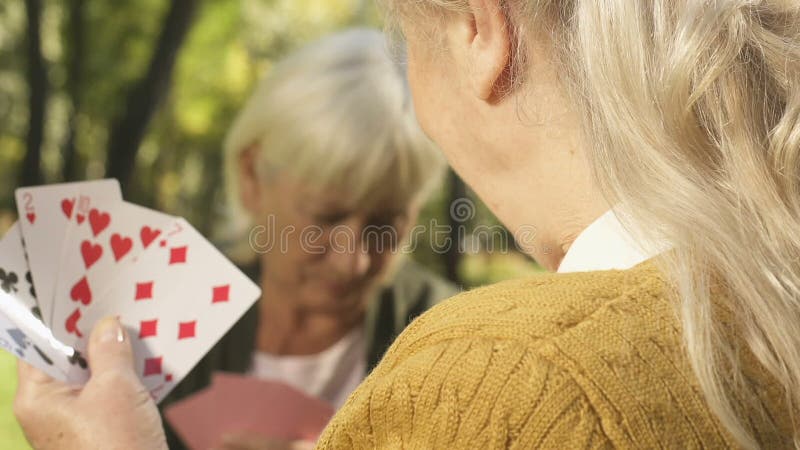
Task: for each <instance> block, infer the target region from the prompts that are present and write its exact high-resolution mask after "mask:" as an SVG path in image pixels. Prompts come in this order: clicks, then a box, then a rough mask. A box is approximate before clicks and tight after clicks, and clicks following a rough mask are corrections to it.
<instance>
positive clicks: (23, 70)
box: [0, 0, 539, 449]
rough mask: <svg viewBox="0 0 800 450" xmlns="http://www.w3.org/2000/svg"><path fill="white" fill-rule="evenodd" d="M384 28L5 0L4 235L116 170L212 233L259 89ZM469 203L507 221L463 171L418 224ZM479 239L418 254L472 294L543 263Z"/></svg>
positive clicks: (376, 17)
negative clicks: (66, 187) (38, 187)
mask: <svg viewBox="0 0 800 450" xmlns="http://www.w3.org/2000/svg"><path fill="white" fill-rule="evenodd" d="M380 24H381V19H380V14H379V12H378V11H377V8H376V7H375V5H374V3H373V0H172V1H167V0H113V1H109V0H50V1H42V0H4V1H2V2H0V232H4V231H5V230H6V229H7V228H8V227H9V226H10V225H11V224H12V223H13V221H14V220H16V212H15V206H14V199H13V198H14V189H15V188H16V187H18V186H24V185H34V184H42V183H55V182H62V181H75V180H85V179H96V178H104V177H115V178H118V179H119V180H120V181H121V182H122V184H123V189H124V194H123V195H124V197H125V199H126V200H128V201H132V202H134V203H138V204H141V205H144V206H148V207H151V208H155V209H158V210H161V211H165V212H167V213H170V214H175V215H179V216H183V217H186V218H187V219H188V220H189V221H190V222H191V223H193V224H194V225H195V227H197V228H198V229H199V230H200V231H201V232H203V233H204V234H205V235H206V236H208V237H212V238H213V236H215V231H216V230H217V229H218V228H219V226H220V224H221V223H222V221H223V219H224V217H223V213H224V208H223V205H224V197H223V195H222V194H223V192H222V180H221V176H222V174H221V172H220V167H221V158H222V150H221V142H222V140H223V137H224V135H225V131H226V129H227V127H228V126H229V124H230V123H231V121H232V120H233V118H234V116H235V114H236V112H237V111H238V109H239V107H240V106H241V105H242V104H243V102H244V100H245V99H246V98H247V96H248V94H249V93H250V90H251V89H252V87H253V86H254V84H255V83H256V82H257V81H258V80H259V79H260V78H261V77H262V75H263V74H264V73H266V72H267V71H268V70H269V68H270V66H271V64H272V63H273V61H275V60H276V59H277V58H279V57H281V56H282V55H284V54H285V53H287V52H289V51H291V50H292V49H294V48H296V47H298V46H299V45H301V44H303V43H305V42H308V41H309V40H312V39H315V38H317V37H320V36H322V35H324V34H327V33H329V32H333V31H335V30H338V29H341V28H344V27H350V26H373V27H379V26H380ZM461 198H469V199H470V200H471V201H472V202H474V204H475V205H476V210H475V214H474V216H473V215H470V217H468V218H467V220H461V221H459V222H458V223H456V224H455V225H461V226H463V227H466V230H467V231H468V232H469V230H473V229H474V227H476V226H479V225H492V226H493V225H496V224H497V222H496V220H495V219H494V218H493V217H492V215H491V214H490V213H489V212H488V211H487V210H486V208H485V207H484V206H483V205H482V204H481V203H480V202H479V200H477V199H476V198H475V197H474V195H472V194H471V193H470V192H469V191H468V189H466V188H465V187H464V185H463V183H461V182H460V180H458V179H457V178H456V177H455V176H454V175H452V174H451V175H450V176H449V178H448V179H447V180H446V182H445V183H444V184H443V186H442V188H441V189H440V190H439V192H437V194H436V195H435V198H434V199H433V200H432V201H431V202H430V204H429V205H428V206H427V207H426V209H425V211H424V214H423V217H421V219H420V220H421V221H422V222H424V223H428V221H430V220H431V219H432V218H436V219H437V220H438V221H439V222H440V223H448V222H450V223H452V222H451V221H452V218H451V217H450V205H451V204H452V202H453V201H454V200H456V199H461ZM209 205H211V207H209ZM466 236H467V238H469V234H467V235H466ZM467 241H469V239H467ZM470 242H471V243H470V244H469V245H463V246H461V248H458V247H454V248H453V249H452V251H450V252H448V253H445V254H440V253H437V252H435V251H433V250H432V249H431V248H427V247H425V246H424V245H423V246H420V247H419V248H418V249H417V251H416V252H415V254H414V255H413V257H414V258H416V259H418V260H419V261H421V262H423V263H424V264H426V265H427V266H429V267H431V268H432V269H433V270H436V271H437V272H439V273H441V274H442V275H444V276H446V277H448V278H450V279H452V280H454V281H456V282H457V283H459V284H460V285H462V286H464V287H465V288H469V287H473V286H477V285H481V284H486V283H489V282H492V281H498V280H502V279H506V278H511V277H515V276H520V275H524V274H528V273H532V272H535V271H538V270H539V269H538V267H537V266H536V265H535V264H534V263H533V262H531V260H529V259H528V258H526V257H524V256H522V255H521V254H520V253H519V252H517V251H513V250H512V251H510V252H497V251H495V252H487V251H486V250H485V248H481V246H480V245H475V243H474V242H472V241H470ZM15 367H16V365H15V363H14V359H13V357H11V356H10V355H8V354H6V353H1V354H0V380H2V383H1V384H0V448H2V449H17V448H27V444H25V441H24V439H23V438H22V434H21V432H20V430H19V428H18V426H17V424H16V421H15V420H14V417H13V414H12V410H11V402H12V398H13V394H14V390H15V386H16V374H15Z"/></svg>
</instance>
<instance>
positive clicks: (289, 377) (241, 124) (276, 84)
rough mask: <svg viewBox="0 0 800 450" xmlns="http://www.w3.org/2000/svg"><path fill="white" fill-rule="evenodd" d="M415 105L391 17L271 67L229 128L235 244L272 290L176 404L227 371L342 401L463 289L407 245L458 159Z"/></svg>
mask: <svg viewBox="0 0 800 450" xmlns="http://www.w3.org/2000/svg"><path fill="white" fill-rule="evenodd" d="M413 111H414V110H413V105H412V103H411V94H410V92H409V90H408V85H407V83H406V81H405V76H404V74H403V71H402V67H399V66H398V65H397V64H396V63H395V62H394V61H393V60H392V59H391V58H390V56H389V54H388V46H387V43H386V40H385V39H384V37H383V34H381V33H380V32H378V31H373V30H368V29H356V30H350V31H345V32H342V33H339V34H335V35H333V36H329V37H325V38H323V39H322V40H320V41H317V42H314V43H312V44H310V45H308V46H306V47H304V48H302V49H300V50H299V51H297V52H295V53H293V54H291V55H289V56H288V57H287V58H286V59H284V60H282V61H280V62H279V63H278V64H277V65H276V66H275V67H274V68H273V69H272V70H271V71H270V74H269V75H268V76H267V77H266V78H265V79H264V81H263V82H262V83H261V84H260V85H259V86H258V88H257V89H256V90H255V93H254V94H253V96H252V97H251V98H250V100H249V101H248V102H247V104H246V106H245V107H244V109H243V111H242V112H241V113H240V114H239V116H238V117H237V119H236V120H235V122H234V124H233V126H232V128H231V131H230V133H229V135H228V137H227V139H226V142H225V167H226V182H227V187H228V193H229V204H230V206H231V207H232V210H233V212H232V214H231V216H230V217H231V218H232V221H233V223H232V227H231V234H232V237H233V238H232V245H233V248H232V249H231V250H230V251H229V253H230V254H231V255H233V257H234V259H235V260H237V261H238V262H240V263H241V264H242V265H243V267H245V269H246V272H248V273H250V274H251V276H252V278H253V279H254V280H255V281H256V282H257V283H259V284H260V286H261V288H262V292H263V297H262V299H261V301H260V302H259V303H258V304H257V305H256V306H254V307H253V308H252V309H251V310H250V311H249V312H248V313H246V314H245V316H244V317H243V318H242V319H241V320H240V321H239V323H238V324H237V325H235V326H234V328H233V329H232V330H231V331H230V332H229V333H228V335H227V336H226V337H225V338H224V339H223V340H222V341H221V342H220V343H219V344H217V346H216V347H215V349H214V350H213V351H212V352H211V353H209V354H208V355H207V356H206V358H204V359H203V361H201V363H200V364H199V365H198V366H197V367H196V368H195V370H194V371H193V372H192V373H191V374H190V375H189V376H188V377H187V378H186V379H185V380H184V381H183V382H182V383H181V384H180V385H178V387H177V388H176V389H175V391H174V392H173V394H171V396H170V397H169V398H168V399H167V400H166V401H164V402H163V404H162V407H163V406H168V405H169V404H170V403H171V402H172V401H173V400H175V399H179V398H182V397H185V396H186V395H188V394H191V393H193V392H196V391H198V390H200V389H202V388H205V387H207V386H208V385H209V383H210V379H211V375H212V374H213V372H214V371H225V372H239V373H247V374H250V375H252V376H254V377H259V378H263V379H267V380H274V381H280V382H283V383H286V384H289V385H291V386H293V387H295V388H297V389H299V390H301V391H303V392H305V393H306V394H307V395H309V396H312V397H316V398H318V399H320V400H323V401H325V402H327V403H329V404H331V405H333V406H334V407H335V408H338V407H340V406H341V405H342V404H343V403H344V401H345V400H346V399H347V396H348V395H349V394H350V393H351V392H352V391H353V390H354V389H355V388H356V386H358V384H359V383H360V382H361V381H362V380H363V379H364V377H365V376H366V374H367V373H368V371H369V370H371V368H372V367H374V366H375V365H376V364H377V363H378V361H379V360H380V358H381V356H382V355H383V353H384V351H385V350H386V349H387V348H388V346H389V345H390V343H391V342H392V341H393V340H394V338H395V337H396V336H397V335H398V334H399V333H400V332H401V331H402V329H403V328H405V326H406V325H407V324H408V323H409V322H410V321H411V320H413V319H414V318H415V317H416V316H418V315H419V314H421V313H422V312H424V311H425V310H427V309H428V308H429V307H431V306H432V305H433V304H435V303H437V302H438V301H440V300H443V299H445V298H447V297H450V296H452V295H453V294H455V293H456V292H457V290H456V288H455V286H454V285H452V284H450V283H447V282H445V281H444V280H443V279H441V278H439V277H437V276H435V275H433V274H432V273H430V272H429V271H427V270H425V269H423V268H422V267H420V266H419V265H418V264H417V263H415V262H413V261H412V260H410V259H408V258H405V257H404V254H403V251H402V248H401V246H402V245H403V243H404V242H405V241H407V240H408V239H407V236H408V233H409V231H410V229H411V227H412V226H413V224H415V223H416V220H417V216H418V213H419V209H420V206H421V205H422V203H423V202H424V201H425V200H426V198H427V196H428V195H429V194H430V192H431V189H432V188H433V187H435V186H436V184H437V182H438V181H440V180H441V175H442V174H443V172H444V168H445V162H444V159H443V157H442V156H441V155H440V153H439V151H438V150H437V149H436V148H435V146H434V145H433V144H432V143H431V142H430V141H429V140H428V138H427V137H426V136H425V134H424V133H423V132H422V131H421V130H420V128H419V126H418V125H417V122H416V119H415V117H414V112H413ZM283 406H285V405H281V407H283ZM276 407H278V405H276ZM173 441H174V439H173ZM174 442H176V441H174ZM176 446H177V445H176V443H175V444H174V445H172V446H171V447H176Z"/></svg>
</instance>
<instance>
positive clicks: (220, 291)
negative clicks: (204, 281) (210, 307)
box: [211, 284, 231, 303]
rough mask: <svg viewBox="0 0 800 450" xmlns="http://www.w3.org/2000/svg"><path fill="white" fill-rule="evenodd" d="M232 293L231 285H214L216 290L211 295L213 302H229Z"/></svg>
mask: <svg viewBox="0 0 800 450" xmlns="http://www.w3.org/2000/svg"><path fill="white" fill-rule="evenodd" d="M230 293H231V285H230V284H226V285H224V286H214V291H213V294H212V296H211V303H220V302H227V301H228V300H229V298H228V297H229V295H230Z"/></svg>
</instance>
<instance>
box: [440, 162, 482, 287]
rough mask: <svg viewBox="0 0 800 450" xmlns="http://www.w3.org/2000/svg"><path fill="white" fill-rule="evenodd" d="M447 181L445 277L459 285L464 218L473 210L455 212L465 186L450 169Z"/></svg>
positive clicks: (467, 217) (465, 196) (465, 195)
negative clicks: (447, 227) (447, 241)
mask: <svg viewBox="0 0 800 450" xmlns="http://www.w3.org/2000/svg"><path fill="white" fill-rule="evenodd" d="M448 181H449V189H448V190H449V195H448V199H447V204H446V205H445V207H446V208H447V215H448V217H449V219H450V242H451V244H452V245H450V247H449V248H448V249H447V252H446V253H445V255H444V259H445V260H444V267H445V275H446V276H447V278H448V279H449V280H450V281H452V282H453V283H456V284H457V285H461V277H460V276H459V274H458V266H459V265H460V264H461V258H462V256H463V254H462V251H461V249H462V247H463V238H464V236H463V234H464V231H465V227H466V225H467V224H466V220H464V219H467V220H469V219H471V215H470V214H472V215H474V214H475V211H474V210H471V211H469V212H468V214H467V215H465V216H463V217H462V216H461V214H457V211H456V210H457V209H459V208H457V207H455V206H454V205H457V204H458V203H457V202H459V203H460V202H461V201H462V200H461V199H467V186H466V185H465V184H464V181H463V180H462V179H461V177H459V176H458V174H456V173H455V172H453V171H452V170H450V171H449V176H448ZM470 209H474V208H470Z"/></svg>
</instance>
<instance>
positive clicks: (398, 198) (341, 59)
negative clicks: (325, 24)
mask: <svg viewBox="0 0 800 450" xmlns="http://www.w3.org/2000/svg"><path fill="white" fill-rule="evenodd" d="M388 50H389V49H388V45H387V41H386V39H385V37H384V35H383V34H382V33H380V32H379V31H375V30H369V29H352V30H348V31H344V32H340V33H337V34H334V35H331V36H327V37H325V38H322V39H321V40H318V41H316V42H313V43H311V44H308V45H306V46H305V47H303V48H301V49H299V50H298V51H296V52H294V53H292V54H291V55H289V56H288V57H286V58H285V59H283V60H281V61H280V62H278V63H277V64H276V65H275V66H274V67H273V68H272V70H271V71H270V73H269V75H268V76H267V77H266V78H264V80H263V81H262V82H261V83H260V85H259V86H258V87H257V89H256V90H255V92H254V93H253V95H252V96H251V97H250V99H249V101H248V102H247V104H246V106H245V107H244V109H243V110H242V111H241V113H240V114H239V115H238V117H237V118H236V120H235V122H234V123H233V126H232V127H231V129H230V131H229V133H228V135H227V138H226V140H225V171H226V184H227V186H226V188H227V195H228V206H229V207H230V210H231V214H230V217H231V224H230V228H229V230H228V233H227V234H228V235H227V239H228V241H229V247H231V248H230V249H229V252H230V254H231V256H232V257H233V258H234V259H235V260H237V261H239V262H247V261H248V260H252V259H253V258H254V256H255V255H254V253H253V251H252V249H250V247H249V245H247V244H248V242H247V233H248V232H249V230H250V228H251V227H252V225H253V221H254V219H255V218H253V217H251V214H250V213H249V212H247V211H245V209H244V208H243V205H242V203H241V197H240V192H239V184H238V160H239V156H240V155H241V152H242V151H244V150H245V149H247V148H249V147H251V146H253V145H258V156H257V162H256V165H257V167H256V173H257V175H258V177H259V178H260V180H262V182H265V183H267V182H269V181H270V179H271V178H272V177H274V176H275V175H276V174H278V173H286V174H290V175H291V176H292V177H294V178H295V179H297V180H299V181H300V182H303V183H305V184H306V185H307V186H311V187H312V188H316V189H318V190H320V191H322V190H325V189H328V188H335V189H336V190H337V191H338V192H341V194H342V195H343V196H344V197H345V198H343V201H344V202H345V203H347V204H350V205H353V206H354V207H355V208H356V209H362V208H369V207H373V206H375V205H376V204H377V203H381V204H386V203H387V202H388V203H389V204H390V205H394V206H396V207H402V208H405V207H407V206H409V205H410V204H412V203H413V202H418V201H422V200H424V199H425V198H426V197H427V195H428V194H429V193H430V191H431V190H432V189H433V188H434V187H435V186H436V184H437V183H438V182H439V181H440V179H441V176H442V174H443V171H444V168H445V162H444V159H443V157H442V156H441V154H440V152H439V151H438V149H436V147H435V146H434V145H433V143H432V142H431V141H430V140H429V139H428V138H427V136H425V134H424V133H423V132H422V130H421V129H420V128H419V125H418V123H417V121H416V117H415V115H414V108H413V105H412V102H411V94H410V91H409V88H408V84H407V81H406V79H405V74H404V69H403V67H402V66H401V65H400V64H398V60H397V57H398V55H396V54H391V55H390V54H389V51H388Z"/></svg>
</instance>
